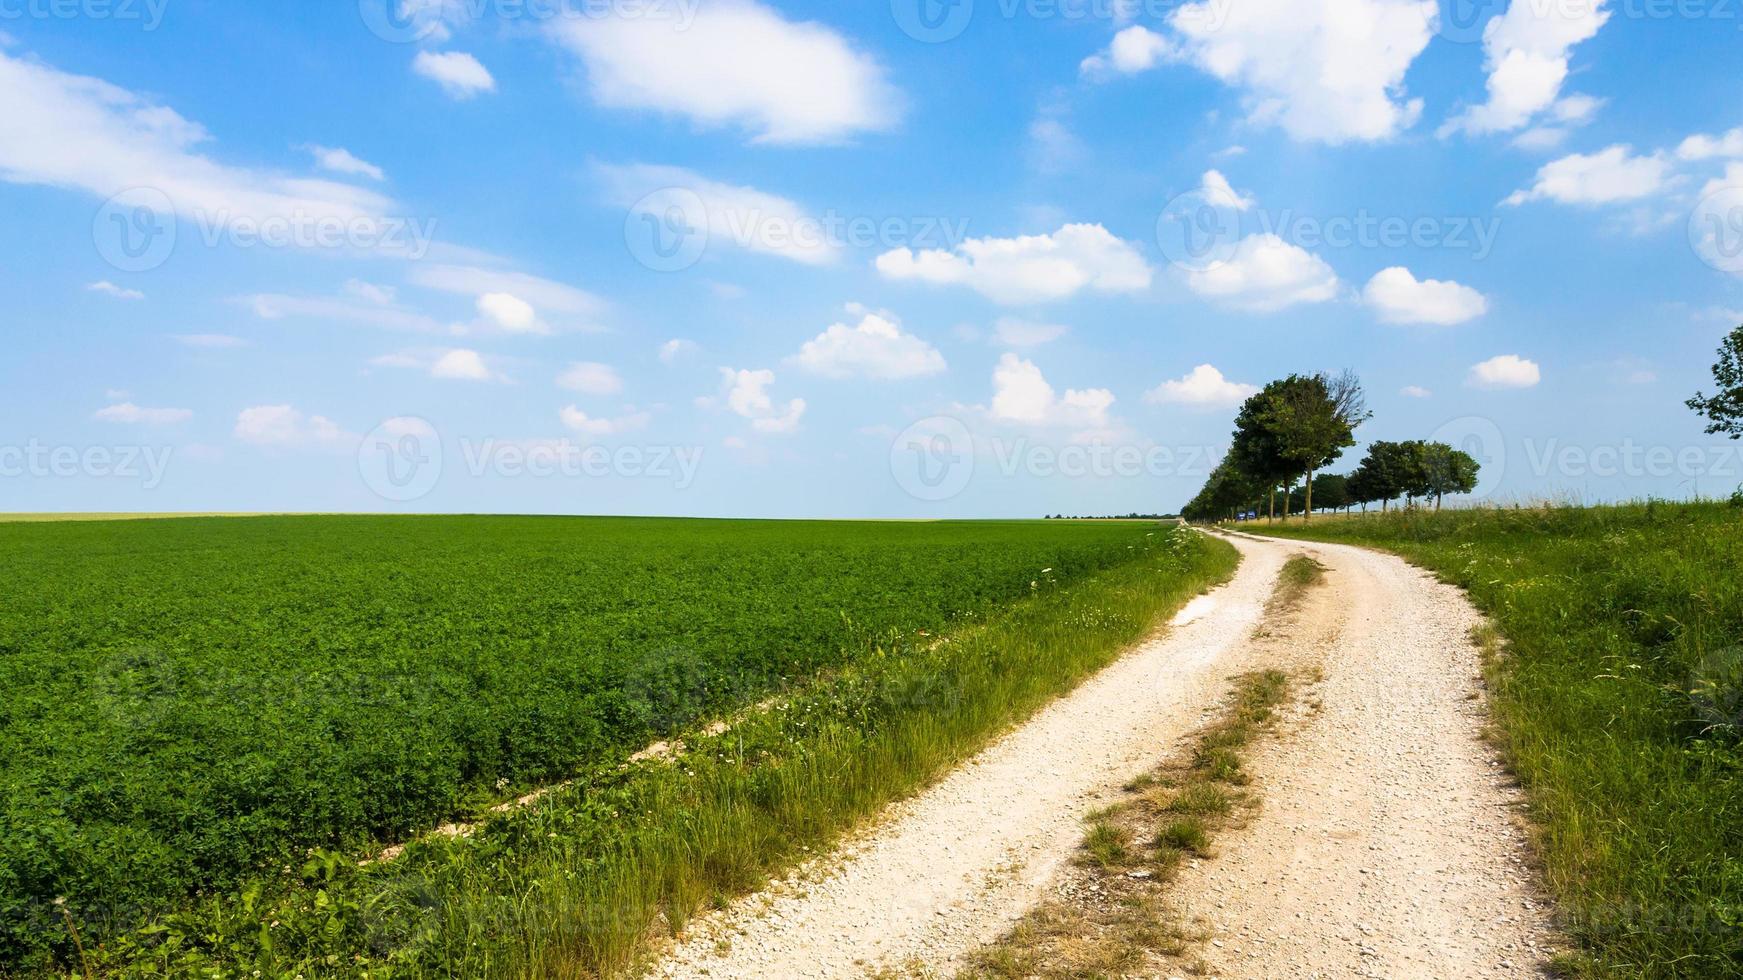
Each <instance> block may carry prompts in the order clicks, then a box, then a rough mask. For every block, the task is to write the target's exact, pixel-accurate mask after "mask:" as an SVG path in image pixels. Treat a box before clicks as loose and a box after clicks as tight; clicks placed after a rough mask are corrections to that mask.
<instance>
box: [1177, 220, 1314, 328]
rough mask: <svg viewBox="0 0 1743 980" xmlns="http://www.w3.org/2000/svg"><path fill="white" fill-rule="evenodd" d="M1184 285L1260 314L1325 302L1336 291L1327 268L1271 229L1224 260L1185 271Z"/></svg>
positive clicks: (1243, 242) (1244, 241) (1244, 242)
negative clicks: (1210, 265) (1198, 268)
mask: <svg viewBox="0 0 1743 980" xmlns="http://www.w3.org/2000/svg"><path fill="white" fill-rule="evenodd" d="M1186 284H1187V286H1188V288H1190V289H1191V290H1192V291H1193V292H1195V293H1197V294H1198V295H1200V296H1204V297H1206V298H1208V299H1213V300H1217V301H1219V302H1222V303H1225V304H1227V305H1229V306H1232V307H1234V308H1236V309H1241V310H1250V311H1254V312H1259V313H1270V312H1275V311H1277V310H1282V309H1287V308H1288V307H1291V306H1295V305H1297V304H1301V303H1323V302H1325V301H1327V300H1330V299H1335V298H1336V297H1337V293H1338V277H1337V273H1335V272H1333V271H1332V270H1331V266H1329V265H1326V264H1325V262H1324V260H1322V259H1320V258H1319V256H1317V255H1314V254H1313V253H1311V252H1309V251H1307V250H1306V249H1303V248H1301V247H1300V246H1297V245H1291V244H1290V243H1288V242H1286V241H1284V240H1283V239H1281V238H1279V237H1277V236H1276V235H1274V234H1271V233H1269V232H1266V233H1262V234H1256V235H1249V236H1247V237H1246V238H1243V239H1241V240H1240V241H1239V242H1237V243H1236V244H1235V248H1234V251H1233V252H1232V253H1231V254H1230V256H1229V258H1228V260H1227V261H1225V262H1221V263H1218V264H1217V265H1214V266H1212V267H1210V268H1207V269H1202V270H1192V271H1189V272H1187V273H1186Z"/></svg>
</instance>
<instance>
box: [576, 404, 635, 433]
mask: <svg viewBox="0 0 1743 980" xmlns="http://www.w3.org/2000/svg"><path fill="white" fill-rule="evenodd" d="M557 415H558V417H559V418H561V419H562V420H563V426H564V427H565V428H567V429H569V430H570V431H572V432H579V433H581V434H583V435H589V436H615V435H622V434H623V433H625V432H634V431H636V430H638V429H645V428H647V426H648V422H649V421H650V420H651V419H650V416H649V415H648V413H646V412H638V411H636V410H634V409H630V410H628V411H626V412H624V413H623V414H622V415H618V416H615V417H611V418H595V417H593V416H591V415H588V414H587V413H586V412H583V411H581V410H580V409H579V408H576V407H575V406H574V405H569V406H567V407H565V408H564V409H563V410H562V411H560V412H558V413H557Z"/></svg>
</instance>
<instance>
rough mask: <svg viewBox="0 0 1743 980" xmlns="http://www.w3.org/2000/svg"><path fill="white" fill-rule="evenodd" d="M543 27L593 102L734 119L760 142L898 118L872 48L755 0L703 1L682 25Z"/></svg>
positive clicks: (796, 139)
mask: <svg viewBox="0 0 1743 980" xmlns="http://www.w3.org/2000/svg"><path fill="white" fill-rule="evenodd" d="M551 34H552V36H553V37H554V38H555V39H556V40H557V41H558V43H560V44H562V45H563V46H564V47H566V48H567V49H569V50H570V51H572V52H573V53H575V54H576V55H578V56H579V57H580V58H581V59H582V60H583V61H584V62H586V65H587V75H588V83H589V86H590V88H591V91H592V93H593V98H594V99H595V100H596V101H597V102H599V103H600V104H601V105H606V106H611V107H614V108H621V109H654V110H657V111H661V112H670V113H676V114H679V115H683V116H687V117H689V118H690V119H692V120H694V121H696V122H698V123H701V124H703V125H707V126H728V125H736V126H740V127H743V128H745V129H747V130H749V131H751V132H752V133H753V134H754V135H755V139H756V140H757V141H758V142H767V143H789V144H791V143H830V142H838V141H841V140H843V139H845V138H847V137H849V136H852V135H854V134H855V133H860V132H865V131H876V130H884V129H887V128H889V127H891V126H892V125H894V124H895V122H896V121H897V118H898V117H899V115H900V112H899V109H898V106H899V104H900V96H899V94H898V93H897V92H896V91H895V89H894V88H893V87H892V86H891V85H890V84H889V82H888V81H886V80H885V78H884V72H883V69H882V68H881V67H880V66H879V65H878V63H877V61H876V60H875V59H873V58H872V57H871V56H870V55H867V54H865V53H863V52H860V51H858V50H855V48H854V47H853V46H852V45H850V44H849V43H848V41H847V40H846V39H845V38H843V37H842V36H841V35H840V34H838V33H836V32H835V31H833V30H830V29H829V28H827V27H824V26H823V25H821V24H817V23H814V22H795V21H789V20H787V19H785V18H783V17H782V16H781V15H780V14H779V13H777V12H775V11H773V10H771V9H769V8H767V7H764V6H762V5H761V4H759V3H756V2H754V0H725V2H720V3H710V4H703V5H701V6H698V7H696V8H695V10H694V19H693V20H692V21H690V22H688V23H686V22H684V21H683V20H681V19H676V18H672V17H659V16H640V17H630V16H605V17H565V18H560V19H559V20H558V21H557V22H556V23H554V24H553V26H552V28H551Z"/></svg>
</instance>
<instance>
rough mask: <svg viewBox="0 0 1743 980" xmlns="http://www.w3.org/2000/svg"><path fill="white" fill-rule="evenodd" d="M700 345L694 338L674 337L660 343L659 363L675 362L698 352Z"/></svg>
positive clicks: (700, 348)
mask: <svg viewBox="0 0 1743 980" xmlns="http://www.w3.org/2000/svg"><path fill="white" fill-rule="evenodd" d="M701 350H702V346H701V345H700V344H698V343H696V342H695V341H694V340H685V339H684V338H682V337H674V338H672V339H671V340H668V341H666V342H665V343H663V344H661V345H660V363H661V364H675V363H677V362H678V361H680V360H682V359H684V358H686V357H690V356H693V355H695V354H697V353H700V352H701Z"/></svg>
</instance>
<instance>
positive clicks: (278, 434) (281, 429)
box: [233, 405, 357, 448]
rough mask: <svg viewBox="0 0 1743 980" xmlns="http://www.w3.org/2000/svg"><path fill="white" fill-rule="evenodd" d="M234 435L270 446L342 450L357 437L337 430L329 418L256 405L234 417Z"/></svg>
mask: <svg viewBox="0 0 1743 980" xmlns="http://www.w3.org/2000/svg"><path fill="white" fill-rule="evenodd" d="M233 434H234V435H235V437H236V438H237V440H238V441H241V442H246V443H250V444H252V445H256V446H271V447H285V448H295V447H317V448H319V447H328V448H343V447H344V446H345V445H347V444H355V443H356V441H357V437H356V436H354V435H351V434H349V433H347V432H345V430H343V429H341V428H339V426H338V425H337V424H336V423H334V422H333V421H332V420H331V419H328V418H325V417H323V416H320V415H304V414H303V413H302V412H301V411H299V410H297V409H296V408H294V407H292V406H290V405H256V406H254V407H252V408H245V409H243V410H242V411H241V412H240V413H238V414H237V416H236V427H235V429H234V430H233Z"/></svg>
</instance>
